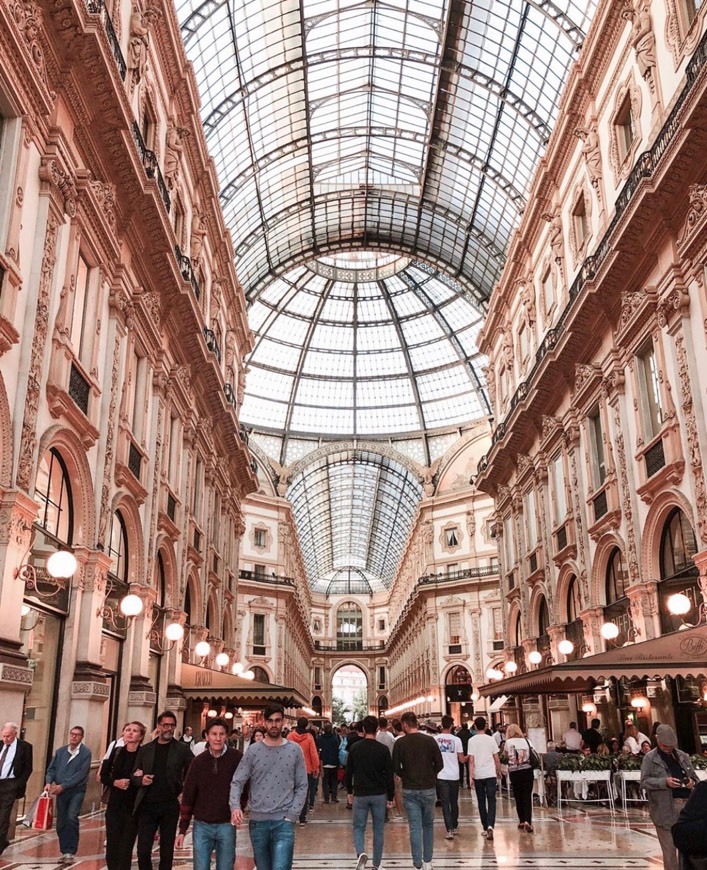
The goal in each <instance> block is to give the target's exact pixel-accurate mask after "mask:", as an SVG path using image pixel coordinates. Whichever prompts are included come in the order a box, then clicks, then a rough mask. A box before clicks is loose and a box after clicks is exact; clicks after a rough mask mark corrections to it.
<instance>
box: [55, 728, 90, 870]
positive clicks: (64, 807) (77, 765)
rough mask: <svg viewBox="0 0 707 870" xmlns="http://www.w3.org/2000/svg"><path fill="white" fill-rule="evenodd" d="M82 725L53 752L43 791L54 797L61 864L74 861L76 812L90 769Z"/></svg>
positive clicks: (77, 821) (77, 833) (79, 809)
mask: <svg viewBox="0 0 707 870" xmlns="http://www.w3.org/2000/svg"><path fill="white" fill-rule="evenodd" d="M83 733H84V732H83V728H82V727H81V726H80V725H74V727H73V728H72V729H71V731H69V743H68V745H67V746H61V747H60V748H59V749H57V751H56V752H55V753H54V758H52V760H51V764H50V765H49V767H48V768H47V775H46V776H45V778H44V779H45V782H46V785H45V786H44V790H45V791H46V792H47V793H48V794H50V795H52V796H53V797H55V798H56V833H57V836H58V837H59V848H60V849H61V858H60V859H59V863H60V864H73V863H74V860H75V858H76V852H77V851H78V848H79V813H80V812H81V804H82V803H83V799H84V795H85V794H86V784H87V782H88V774H89V773H90V770H91V750H90V749H89V748H88V747H87V746H85V745H84V743H83Z"/></svg>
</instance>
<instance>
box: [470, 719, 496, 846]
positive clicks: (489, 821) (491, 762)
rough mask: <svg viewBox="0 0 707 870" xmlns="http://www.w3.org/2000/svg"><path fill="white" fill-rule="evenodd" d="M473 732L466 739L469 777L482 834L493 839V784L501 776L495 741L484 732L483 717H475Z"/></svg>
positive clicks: (494, 817) (488, 838)
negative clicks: (472, 784) (476, 804)
mask: <svg viewBox="0 0 707 870" xmlns="http://www.w3.org/2000/svg"><path fill="white" fill-rule="evenodd" d="M474 728H476V734H474V736H473V737H472V738H470V740H469V749H468V752H469V776H470V777H471V778H472V779H473V780H474V788H475V789H476V801H477V803H478V805H479V815H480V816H481V827H482V829H483V833H484V837H486V839H487V840H493V828H494V825H495V824H496V787H497V783H498V780H499V778H500V776H501V759H500V757H499V754H498V743H496V741H495V739H494V738H493V737H492V736H491V735H490V734H487V733H486V720H485V719H484V717H483V716H477V717H476V719H474Z"/></svg>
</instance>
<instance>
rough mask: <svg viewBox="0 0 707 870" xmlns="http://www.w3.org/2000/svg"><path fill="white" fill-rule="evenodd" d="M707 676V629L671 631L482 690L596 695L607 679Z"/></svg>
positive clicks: (494, 693) (493, 694) (490, 694)
mask: <svg viewBox="0 0 707 870" xmlns="http://www.w3.org/2000/svg"><path fill="white" fill-rule="evenodd" d="M703 675H707V626H706V625H698V626H695V627H694V628H687V629H685V630H683V631H673V632H671V633H670V634H664V635H661V636H660V637H654V638H652V639H651V640H644V641H641V643H633V644H629V645H628V646H622V647H619V648H618V649H611V650H607V651H606V652H603V653H597V655H593V656H587V657H586V658H583V659H579V660H577V661H573V662H562V663H561V664H557V665H550V666H549V667H546V668H538V669H537V670H530V671H528V672H527V673H524V674H516V675H514V676H512V677H506V678H505V679H503V680H496V681H494V682H493V683H488V684H486V685H485V686H481V687H480V688H479V692H480V694H482V695H484V696H486V697H496V696H499V695H510V694H514V695H554V694H556V693H560V692H562V693H574V692H592V691H593V690H594V688H595V686H596V685H597V684H598V683H603V682H604V681H605V680H606V679H608V678H609V677H616V678H619V677H626V678H627V679H629V680H642V679H647V678H655V677H657V678H662V677H678V676H680V677H697V676H703Z"/></svg>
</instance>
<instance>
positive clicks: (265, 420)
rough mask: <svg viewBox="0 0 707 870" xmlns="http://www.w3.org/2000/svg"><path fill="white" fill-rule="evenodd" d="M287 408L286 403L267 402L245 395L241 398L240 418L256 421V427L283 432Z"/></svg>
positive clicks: (250, 394) (249, 394)
mask: <svg viewBox="0 0 707 870" xmlns="http://www.w3.org/2000/svg"><path fill="white" fill-rule="evenodd" d="M287 408H288V405H287V403H286V402H273V401H268V400H265V399H261V398H259V397H258V396H257V395H255V394H254V393H246V395H245V396H244V397H243V406H242V407H241V417H242V419H245V420H257V421H258V426H263V427H265V428H268V429H280V430H283V429H284V428H285V420H286V419H287Z"/></svg>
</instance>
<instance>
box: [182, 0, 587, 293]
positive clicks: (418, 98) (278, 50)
mask: <svg viewBox="0 0 707 870" xmlns="http://www.w3.org/2000/svg"><path fill="white" fill-rule="evenodd" d="M595 8H596V0H474V2H463V0H177V13H178V17H179V21H180V24H181V30H182V35H183V38H184V42H185V46H186V50H187V54H188V56H189V58H190V60H191V61H192V63H193V64H194V69H195V72H196V78H197V82H198V85H199V90H200V94H201V99H202V117H203V123H204V128H205V132H206V137H207V143H208V146H209V150H210V152H211V154H212V155H213V157H214V159H215V161H216V167H217V171H218V175H219V179H220V182H221V202H222V206H223V209H224V214H225V217H226V222H227V224H228V225H229V227H230V228H231V231H232V234H233V238H234V243H235V252H236V267H237V270H238V274H239V277H240V279H241V281H242V283H243V285H244V287H245V288H246V295H247V298H248V300H249V301H254V300H255V299H257V298H258V296H259V294H260V293H261V292H262V291H263V290H264V289H265V288H266V287H267V286H268V284H269V283H270V282H271V281H272V279H273V277H274V276H280V275H283V274H285V273H286V272H287V271H289V270H290V269H291V268H292V266H293V265H295V264H297V263H301V262H306V261H308V260H312V259H315V258H317V257H319V256H321V255H323V254H327V253H329V252H336V251H338V250H342V249H344V248H350V247H359V248H364V249H366V248H376V249H379V250H380V249H389V250H391V251H393V252H394V253H396V254H401V253H403V252H408V253H409V254H410V255H411V256H414V257H416V258H419V259H422V260H424V261H426V262H429V263H434V264H436V265H438V266H439V267H440V268H441V269H443V270H445V271H447V272H448V273H449V274H450V275H452V276H454V277H455V278H456V279H457V280H458V281H459V282H460V283H462V284H463V285H464V286H465V287H466V288H467V290H468V291H469V292H470V293H471V294H472V295H473V296H475V297H476V299H477V300H478V301H480V302H482V303H483V302H484V301H485V300H487V299H488V296H489V294H490V292H491V289H492V287H493V285H494V283H495V281H496V279H497V277H498V274H499V271H500V268H501V265H502V262H503V258H504V254H505V251H506V249H507V246H508V242H509V238H510V234H511V232H512V230H513V229H514V227H515V226H516V224H517V221H518V216H519V214H520V213H521V212H522V210H523V208H524V206H525V202H526V197H527V194H528V189H529V185H530V181H531V178H532V175H533V172H534V169H535V167H536V165H537V162H538V159H539V158H540V156H541V154H542V152H543V150H544V148H545V145H546V143H547V140H548V137H549V135H550V131H551V129H552V126H553V123H554V121H555V117H556V114H557V107H558V100H559V94H560V92H561V89H562V86H563V84H564V81H565V79H566V76H567V73H568V71H569V68H570V65H571V64H572V62H573V60H574V59H575V57H576V56H577V53H578V51H579V49H580V47H581V45H582V42H583V39H584V35H585V32H586V30H587V27H588V25H589V22H590V21H591V19H592V16H593V15H594V12H595Z"/></svg>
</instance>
